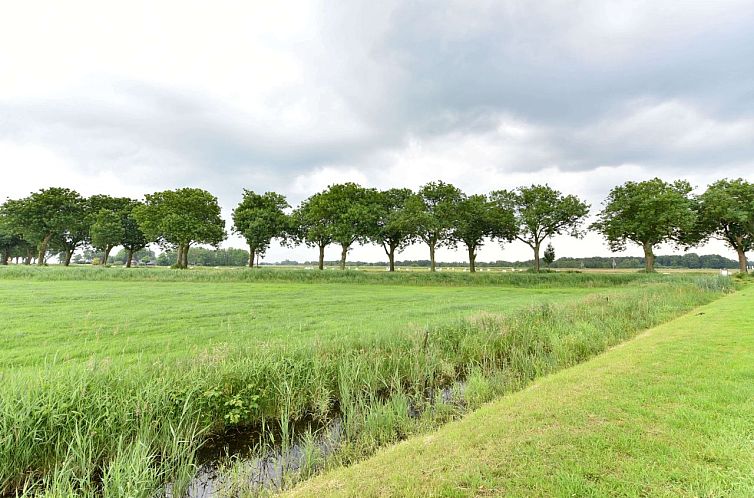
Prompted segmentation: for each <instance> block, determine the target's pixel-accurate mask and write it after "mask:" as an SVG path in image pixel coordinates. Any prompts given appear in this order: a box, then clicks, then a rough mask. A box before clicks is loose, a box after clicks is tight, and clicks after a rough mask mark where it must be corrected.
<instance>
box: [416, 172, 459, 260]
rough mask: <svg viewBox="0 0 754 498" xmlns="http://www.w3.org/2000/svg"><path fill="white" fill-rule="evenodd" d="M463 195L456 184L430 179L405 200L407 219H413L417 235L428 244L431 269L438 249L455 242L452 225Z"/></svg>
mask: <svg viewBox="0 0 754 498" xmlns="http://www.w3.org/2000/svg"><path fill="white" fill-rule="evenodd" d="M462 198H463V194H462V192H461V190H460V189H458V188H457V187H455V186H453V185H451V184H449V183H444V182H442V181H436V182H429V183H427V184H426V185H424V186H423V187H422V188H421V189H419V192H418V194H417V195H415V196H411V197H410V198H409V199H408V200H407V201H406V211H405V216H406V219H408V220H410V223H411V225H412V227H413V229H412V231H413V232H414V233H415V234H416V236H417V237H418V238H419V239H421V240H422V241H423V242H424V243H425V244H427V246H429V259H430V261H431V266H430V268H431V270H432V271H435V250H436V249H437V248H438V247H442V246H448V247H453V246H455V240H454V239H453V237H452V235H453V227H454V223H455V220H456V212H457V209H458V203H459V202H460V201H461V199H462Z"/></svg>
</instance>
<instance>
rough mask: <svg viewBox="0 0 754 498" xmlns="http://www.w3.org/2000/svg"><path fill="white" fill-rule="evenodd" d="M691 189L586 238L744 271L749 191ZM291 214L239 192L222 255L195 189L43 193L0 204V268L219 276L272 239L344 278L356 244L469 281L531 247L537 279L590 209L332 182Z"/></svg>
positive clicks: (624, 207)
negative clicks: (213, 271)
mask: <svg viewBox="0 0 754 498" xmlns="http://www.w3.org/2000/svg"><path fill="white" fill-rule="evenodd" d="M691 190H692V188H691V185H690V184H689V183H688V182H686V181H683V180H678V181H675V182H666V181H663V180H661V179H659V178H655V179H652V180H648V181H643V182H626V183H624V184H623V185H620V186H617V187H615V188H613V189H612V190H611V191H610V193H609V195H608V197H607V199H606V200H605V202H604V207H603V209H602V210H601V211H600V212H599V213H598V215H597V221H596V222H594V223H592V224H591V225H590V226H589V227H588V229H591V230H596V231H598V232H600V233H601V234H602V235H603V236H604V237H605V239H606V240H607V242H608V244H609V246H610V248H611V249H612V250H614V251H618V250H622V249H624V248H625V247H626V245H627V244H629V243H632V244H636V245H638V246H640V247H641V248H642V249H643V251H644V258H642V262H643V264H644V267H645V269H646V270H647V271H653V270H654V267H655V264H656V263H657V264H662V263H659V262H657V261H656V257H655V254H654V250H655V248H656V247H657V246H658V245H660V244H663V243H674V244H675V245H676V246H677V247H683V248H690V247H693V246H696V245H699V244H701V243H704V242H705V241H707V240H708V239H710V238H718V239H720V240H723V241H724V242H726V243H727V245H728V246H729V247H730V248H731V249H732V250H734V251H735V252H736V254H737V256H738V265H739V268H740V270H741V271H743V272H745V271H746V269H747V262H746V254H745V253H746V251H749V250H751V249H752V246H753V244H754V185H753V184H751V183H749V182H747V181H745V180H742V179H738V180H720V181H717V182H715V183H713V184H712V185H710V186H709V187H708V188H707V190H706V191H705V192H704V193H703V194H701V195H698V196H695V195H692V194H691ZM290 208H291V206H290V205H289V204H288V202H287V200H286V199H285V197H284V196H282V195H281V194H278V193H275V192H266V193H263V194H260V193H256V192H253V191H251V190H244V192H243V199H242V201H241V202H240V204H239V205H238V206H237V207H236V208H235V209H234V210H233V214H232V217H233V227H232V230H233V231H234V232H235V233H237V234H239V235H240V236H242V237H243V238H244V239H245V240H246V242H247V244H248V246H249V251H248V252H245V254H244V253H239V252H233V251H230V250H229V251H226V252H224V253H222V254H220V253H217V251H215V252H213V251H210V250H203V251H204V252H203V251H199V250H196V249H197V248H196V247H195V246H197V245H211V246H215V247H217V246H218V245H219V244H220V242H221V241H223V240H225V238H226V236H227V234H226V231H225V222H224V221H223V220H222V218H221V217H220V207H219V205H218V203H217V198H216V197H215V196H213V195H212V194H210V193H209V192H207V191H205V190H201V189H196V188H182V189H177V190H166V191H162V192H156V193H153V194H147V195H145V196H144V199H143V200H134V199H128V198H120V197H110V196H107V195H94V196H92V197H89V198H85V197H82V196H81V195H79V194H78V193H77V192H75V191H73V190H70V189H66V188H57V187H56V188H49V189H43V190H40V191H38V192H34V193H32V194H30V195H29V196H28V197H25V198H23V199H8V200H7V201H6V202H5V203H3V204H2V205H1V206H0V251H2V252H1V254H2V258H1V262H2V263H3V264H7V262H8V260H9V259H10V258H17V259H19V260H21V261H23V262H24V263H26V264H31V263H32V262H34V261H35V262H36V263H37V264H40V265H41V264H44V263H45V260H46V258H47V256H48V255H49V254H52V253H54V254H60V259H61V261H62V262H63V264H65V265H68V264H69V263H70V262H71V260H72V257H73V254H74V252H76V251H77V249H83V248H91V249H94V250H97V251H100V252H101V253H102V258H101V259H100V261H101V262H102V263H106V262H108V261H109V255H110V252H111V251H112V250H113V249H114V248H115V247H119V246H120V247H123V251H124V252H125V264H126V266H130V265H131V264H132V262H133V260H134V255H135V254H137V253H138V252H139V251H141V250H143V249H144V248H146V247H147V246H148V245H149V244H150V243H156V244H159V245H160V247H161V248H162V249H163V250H164V253H163V254H164V256H162V261H163V262H164V261H168V262H169V264H171V265H172V266H174V267H176V268H187V267H188V266H189V265H190V264H199V265H213V266H217V265H219V264H222V263H218V262H219V261H222V262H229V261H231V260H234V261H237V260H238V258H239V257H241V255H243V256H244V258H246V262H247V264H248V265H249V266H250V267H253V266H255V264H258V262H259V259H260V258H261V257H262V256H263V255H264V254H265V252H266V251H267V249H268V248H269V246H270V244H271V242H272V241H273V240H279V241H280V242H281V243H282V244H284V245H288V246H292V245H300V244H304V245H306V246H309V247H312V248H317V250H318V253H319V257H318V260H317V266H318V268H319V269H322V268H323V267H324V263H325V260H324V257H325V248H326V247H328V246H331V245H336V246H339V247H340V249H341V257H340V260H339V266H340V267H341V268H345V266H346V261H347V257H348V253H349V251H350V250H351V248H352V247H353V245H354V244H369V243H372V244H377V245H379V246H381V247H382V249H383V250H384V251H385V255H386V256H387V258H388V263H387V265H388V268H389V269H390V270H391V271H394V270H395V257H396V254H397V253H400V252H401V251H402V250H403V249H405V248H406V247H408V246H409V245H411V244H415V243H421V244H424V245H426V246H427V249H428V252H429V268H430V270H432V271H434V270H435V268H436V260H435V254H436V251H437V249H438V248H440V247H451V248H456V247H462V248H463V249H465V250H466V252H467V254H468V266H469V268H470V270H471V271H472V272H473V271H475V269H476V266H477V263H476V257H477V254H478V252H479V249H480V248H481V247H482V246H483V245H484V244H485V243H487V242H490V241H491V242H495V243H499V244H506V243H509V242H511V241H513V240H519V241H521V242H523V243H525V244H527V245H528V246H529V247H530V248H531V249H532V252H533V265H534V268H535V269H536V270H537V271H539V269H540V267H541V262H542V258H541V256H540V255H541V252H542V245H543V244H544V243H545V242H546V241H548V240H549V239H551V238H552V237H553V236H556V235H561V234H567V235H571V236H574V237H581V236H583V235H584V233H585V230H586V229H587V228H585V227H584V222H585V219H586V217H587V215H588V214H589V208H590V206H589V205H588V204H587V203H585V202H584V201H582V200H581V199H579V198H578V197H576V196H574V195H565V194H563V193H561V192H559V191H557V190H555V189H553V188H551V187H549V186H548V185H531V186H526V187H519V188H516V189H513V190H495V191H492V192H491V193H489V194H486V195H485V194H475V195H466V194H464V193H463V192H462V191H461V190H460V189H458V188H457V187H455V186H453V185H451V184H448V183H444V182H442V181H436V182H429V183H427V184H426V185H424V186H423V187H421V188H420V189H418V190H417V191H412V190H410V189H402V188H394V189H389V190H384V191H379V190H376V189H373V188H366V187H362V186H360V185H357V184H355V183H342V184H336V185H331V186H329V187H328V188H327V189H326V190H324V191H322V192H318V193H316V194H314V195H312V196H311V197H309V198H307V199H305V200H304V201H303V202H301V204H300V205H299V206H297V207H296V208H295V209H293V210H291V209H290ZM192 246H193V247H194V249H195V250H193V251H192V250H191V249H192ZM119 254H120V253H119ZM687 256H688V255H687ZM217 258H221V259H217ZM700 258H701V257H700ZM158 259H159V258H158ZM544 259H545V262H546V264H549V265H559V264H560V262H561V260H562V258H561V260H555V251H554V248H552V246H551V245H550V246H548V247H547V248H546V250H545V254H544ZM618 260H621V261H622V258H616V261H618ZM563 264H565V263H563ZM585 265H586V263H585ZM610 265H612V259H611V261H610ZM681 266H683V265H681ZM608 267H609V266H608Z"/></svg>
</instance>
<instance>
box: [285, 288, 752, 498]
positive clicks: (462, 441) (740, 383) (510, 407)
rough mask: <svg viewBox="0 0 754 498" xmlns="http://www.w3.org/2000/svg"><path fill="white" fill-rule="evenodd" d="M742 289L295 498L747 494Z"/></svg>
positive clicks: (746, 331) (748, 358)
mask: <svg viewBox="0 0 754 498" xmlns="http://www.w3.org/2000/svg"><path fill="white" fill-rule="evenodd" d="M753 305H754V293H753V292H752V289H746V290H744V291H741V292H739V293H737V294H735V295H733V296H729V297H725V298H723V299H720V300H718V301H716V302H714V303H712V304H709V305H707V306H704V307H702V308H700V309H698V310H697V311H696V312H694V313H691V314H688V315H686V316H683V317H681V318H678V319H676V320H674V321H672V322H670V323H667V324H664V325H661V326H659V327H656V328H654V329H652V330H650V331H649V332H647V333H645V334H642V335H641V336H640V337H638V338H636V339H635V340H632V341H629V342H628V343H626V344H624V345H621V346H619V347H617V348H614V349H613V350H611V351H609V352H608V353H606V354H604V355H601V356H599V357H598V358H595V359H593V360H591V361H588V362H585V363H583V364H582V365H578V366H575V367H573V368H570V369H567V370H564V371H562V372H559V373H557V374H555V375H552V376H549V377H547V378H545V379H542V380H540V381H537V382H536V383H535V384H533V385H532V386H530V388H527V389H525V390H522V391H520V392H518V393H515V394H512V395H510V396H506V397H504V398H502V399H500V400H498V401H495V402H492V403H490V404H488V405H486V406H484V407H483V408H481V409H480V410H478V411H476V412H474V413H472V414H471V415H469V416H468V417H465V418H464V419H463V420H462V421H459V422H454V423H451V424H448V425H447V426H445V427H443V428H442V429H440V430H439V431H437V432H436V433H434V434H431V435H425V436H420V437H416V438H412V439H410V440H408V441H406V442H404V443H401V444H399V445H397V446H394V447H393V448H391V449H389V450H387V451H383V452H380V453H379V455H377V456H376V457H375V458H373V459H370V460H368V461H366V462H364V463H362V464H359V465H355V466H352V467H350V468H347V469H339V470H338V471H336V472H332V473H330V474H328V475H326V476H324V477H322V478H317V479H314V480H313V481H311V482H309V483H306V484H305V485H303V486H301V487H300V488H298V489H296V490H295V492H294V493H292V494H293V495H295V496H324V495H327V496H478V495H484V496H488V495H504V496H564V497H565V496H742V497H743V496H754V456H753V455H754V453H752V439H751V435H752V434H754V404H753V403H752V399H754V382H752V378H754V335H752V333H751V331H752V330H754V313H752V311H751V310H752V306H753Z"/></svg>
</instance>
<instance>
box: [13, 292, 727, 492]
mask: <svg viewBox="0 0 754 498" xmlns="http://www.w3.org/2000/svg"><path fill="white" fill-rule="evenodd" d="M731 290H732V283H731V282H730V280H729V279H726V278H717V277H683V278H673V279H664V280H662V279H658V280H652V281H647V282H645V283H643V284H642V285H637V286H626V287H625V288H624V289H622V290H621V291H620V292H619V293H616V292H611V293H610V294H609V295H607V294H599V293H597V294H593V295H590V296H588V297H586V298H583V299H579V300H575V301H574V302H569V303H561V304H543V305H539V306H533V307H530V308H528V309H525V310H521V311H518V312H513V313H510V314H507V315H495V314H482V315H477V316H475V317H473V318H470V319H464V320H459V321H455V322H453V323H448V324H444V325H441V326H436V327H432V328H429V329H426V330H423V331H415V332H411V333H406V334H404V335H397V334H390V335H385V336H384V337H381V336H370V337H363V338H352V339H349V340H347V341H343V342H339V343H335V342H328V343H323V344H306V345H300V344H299V345H291V346H289V347H280V346H276V347H265V346H255V347H244V346H242V345H239V346H238V347H235V348H232V349H218V350H209V351H206V352H205V353H204V354H202V355H200V356H195V357H191V358H186V359H185V361H183V362H179V363H178V364H172V365H170V366H169V367H168V366H166V365H164V364H161V363H159V362H157V363H152V364H141V365H131V366H128V367H125V368H124V367H120V366H118V365H112V364H108V363H107V362H104V361H103V362H92V363H90V364H87V365H81V366H76V367H71V368H66V369H60V368H57V367H56V366H50V367H49V368H40V369H39V370H38V371H37V372H35V373H34V374H29V373H24V374H23V375H13V374H4V376H3V378H2V379H0V380H2V384H3V385H2V387H0V443H1V444H0V491H2V493H4V494H8V495H13V494H16V493H18V494H26V495H40V496H43V495H48V496H64V495H77V496H95V495H104V496H124V495H128V496H144V497H147V496H154V495H155V494H160V493H162V492H164V491H165V489H166V488H165V484H166V483H171V486H170V492H171V494H172V495H173V496H181V495H183V494H185V492H186V491H187V490H188V489H189V488H190V486H191V484H192V478H193V477H194V475H195V474H196V472H197V451H198V450H199V449H200V448H201V446H202V445H203V444H204V443H206V442H207V441H210V440H211V439H212V438H216V437H217V436H218V435H222V434H226V433H228V432H229V431H232V430H233V429H234V428H249V427H258V428H261V429H263V430H262V432H261V433H262V434H263V437H262V438H260V440H259V441H258V443H259V448H258V451H257V454H263V451H269V449H270V446H272V447H273V449H274V447H276V446H279V445H282V446H283V447H284V446H285V445H289V444H291V441H292V440H293V438H294V437H296V435H295V434H293V433H292V431H291V427H293V426H294V425H296V424H297V423H300V422H301V421H305V420H306V421H314V422H316V423H317V424H318V425H321V426H327V424H328V422H329V421H331V420H333V419H335V418H338V419H339V421H340V427H339V431H340V435H339V441H338V447H337V448H336V449H334V450H333V451H328V452H318V451H317V450H316V448H317V445H316V443H315V442H314V439H313V437H314V436H313V435H312V434H309V435H308V436H307V435H303V437H304V438H306V437H309V438H310V440H311V441H312V443H311V444H310V445H309V446H308V448H310V450H311V452H310V453H311V454H310V455H308V456H307V460H306V465H305V466H304V467H303V468H296V469H292V471H291V472H290V473H288V474H286V475H285V476H284V477H283V478H281V479H280V480H279V481H278V483H277V484H276V486H278V487H286V486H289V485H291V484H293V483H295V482H296V481H298V480H301V479H304V478H306V477H308V476H310V475H312V474H313V473H316V472H318V471H319V470H321V469H323V468H329V467H333V466H339V465H347V464H350V463H352V462H355V461H358V460H360V459H363V458H364V457H366V456H368V455H370V454H372V453H373V452H374V451H375V450H376V449H377V448H379V447H381V446H384V445H387V444H390V443H392V442H394V441H397V440H399V439H402V438H404V437H407V436H408V435H411V434H415V433H418V432H422V431H425V430H428V429H430V428H433V427H436V426H437V425H439V424H442V423H443V422H445V421H448V420H451V419H453V418H456V417H458V416H459V415H460V414H462V413H464V412H466V411H468V410H471V409H474V408H475V407H477V406H479V405H480V404H481V403H483V402H485V401H488V400H489V399H492V398H493V397H495V396H499V395H501V394H504V393H507V392H511V391H514V390H517V389H520V388H521V387H522V386H524V385H526V384H527V383H528V382H529V381H531V380H532V379H534V378H536V377H539V376H541V375H544V374H547V373H550V372H552V371H555V370H558V369H561V368H565V367H568V366H570V365H574V364H576V363H579V362H581V361H583V360H584V359H586V358H589V357H591V356H593V355H595V354H597V353H599V352H602V351H604V350H605V349H607V348H609V347H610V346H612V345H615V344H617V343H619V342H621V341H623V340H625V339H628V338H630V337H632V336H633V335H635V334H636V333H637V332H639V331H641V330H644V329H647V328H649V327H652V326H654V325H657V324H659V323H661V322H664V321H667V320H669V319H671V318H673V317H676V316H678V315H680V314H682V313H684V312H687V311H689V310H690V309H692V308H694V307H695V306H698V305H701V304H704V303H707V302H709V301H711V300H713V299H715V298H716V297H718V296H720V295H722V294H723V293H725V292H729V291H731ZM187 333H190V331H187ZM461 382H463V384H462V385H463V386H464V387H463V389H462V390H461V389H458V392H457V393H456V394H457V395H456V396H451V397H450V399H446V398H448V397H446V396H443V391H445V392H447V389H448V388H449V387H450V388H451V389H452V386H459V385H461V384H460V383H461ZM298 437H301V435H300V434H299V436H298ZM265 448H266V449H265ZM275 451H277V450H275ZM260 452H262V453H260ZM234 462H235V463H234ZM221 466H222V467H223V469H222V470H223V471H224V472H225V475H226V477H225V478H223V479H224V481H223V482H224V483H226V484H228V486H229V488H228V489H229V491H228V492H229V493H230V494H236V495H243V494H249V493H252V494H253V493H255V492H257V491H259V488H258V486H257V485H256V484H254V483H253V482H251V481H250V480H249V479H248V476H247V475H245V474H244V472H245V470H244V469H246V468H248V466H247V465H245V464H244V462H239V461H238V460H235V461H234V460H233V459H232V458H230V459H228V461H227V462H225V463H221Z"/></svg>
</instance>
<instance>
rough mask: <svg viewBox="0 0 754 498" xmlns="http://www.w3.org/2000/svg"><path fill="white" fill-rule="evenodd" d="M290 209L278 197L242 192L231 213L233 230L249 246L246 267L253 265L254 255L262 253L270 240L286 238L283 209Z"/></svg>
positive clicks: (247, 191)
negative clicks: (239, 200)
mask: <svg viewBox="0 0 754 498" xmlns="http://www.w3.org/2000/svg"><path fill="white" fill-rule="evenodd" d="M289 207H290V205H289V204H288V202H287V201H286V200H285V197H284V196H282V195H280V194H277V193H275V192H265V193H264V194H257V193H255V192H252V191H251V190H246V189H244V193H243V200H241V203H240V204H239V205H238V206H237V207H236V209H234V210H233V230H234V231H235V232H236V233H237V234H239V235H241V236H242V237H243V238H244V239H246V243H247V244H248V245H249V252H250V256H249V266H254V256H255V255H256V254H264V253H265V251H266V250H267V248H268V247H269V246H270V242H271V241H272V239H274V238H279V239H283V238H285V237H286V234H287V232H288V231H289V226H290V220H289V218H288V216H287V215H286V214H285V212H284V210H285V209H288V208H289Z"/></svg>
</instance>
